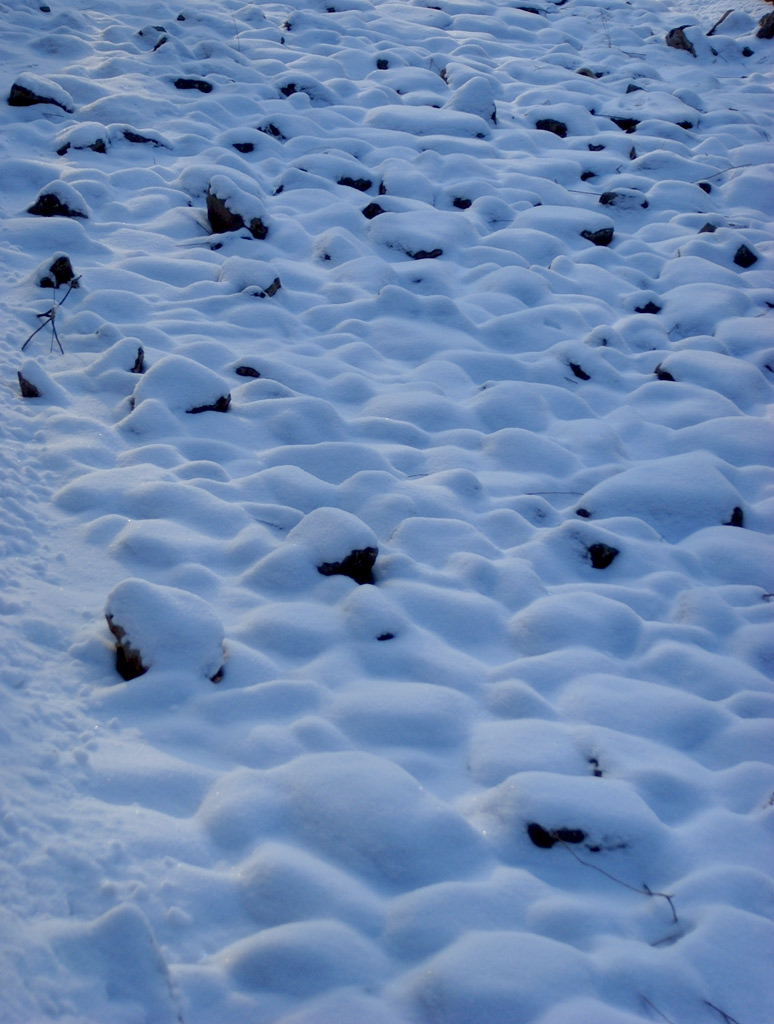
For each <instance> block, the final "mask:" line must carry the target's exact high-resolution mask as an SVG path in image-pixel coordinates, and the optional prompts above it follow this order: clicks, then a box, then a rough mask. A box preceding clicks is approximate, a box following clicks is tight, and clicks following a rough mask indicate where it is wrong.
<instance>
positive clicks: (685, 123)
mask: <svg viewBox="0 0 774 1024" xmlns="http://www.w3.org/2000/svg"><path fill="white" fill-rule="evenodd" d="M677 127H678V128H682V129H683V130H684V131H686V132H688V131H690V130H691V128H693V121H678V122H677ZM705 184H706V182H705ZM699 188H701V185H699ZM704 191H705V192H708V191H711V189H706V188H705V189H704Z"/></svg>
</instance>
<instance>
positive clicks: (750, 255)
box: [734, 245, 758, 270]
mask: <svg viewBox="0 0 774 1024" xmlns="http://www.w3.org/2000/svg"><path fill="white" fill-rule="evenodd" d="M757 262H758V257H757V256H756V255H755V253H754V252H753V251H752V249H748V248H747V246H746V245H740V246H739V248H738V249H737V250H736V253H735V254H734V263H735V264H736V265H737V267H741V268H742V270H747V268H748V267H751V266H752V265H753V263H757Z"/></svg>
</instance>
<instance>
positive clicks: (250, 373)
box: [234, 366, 261, 378]
mask: <svg viewBox="0 0 774 1024" xmlns="http://www.w3.org/2000/svg"><path fill="white" fill-rule="evenodd" d="M234 373H235V374H236V375H237V376H238V377H255V378H257V377H260V376H261V375H260V373H258V371H257V370H254V369H253V367H252V366H237V368H236V370H234Z"/></svg>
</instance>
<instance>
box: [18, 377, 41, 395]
mask: <svg viewBox="0 0 774 1024" xmlns="http://www.w3.org/2000/svg"><path fill="white" fill-rule="evenodd" d="M16 376H17V377H18V378H19V388H20V389H21V396H22V398H40V391H38V389H37V388H36V387H35V385H34V384H33V383H32V381H29V380H27V378H26V377H24V376H23V375H22V372H21V370H17V371H16Z"/></svg>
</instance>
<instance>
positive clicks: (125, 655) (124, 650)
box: [105, 615, 148, 682]
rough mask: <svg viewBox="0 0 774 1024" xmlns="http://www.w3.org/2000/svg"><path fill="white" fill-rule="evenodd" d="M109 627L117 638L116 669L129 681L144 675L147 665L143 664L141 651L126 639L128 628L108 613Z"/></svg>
mask: <svg viewBox="0 0 774 1024" xmlns="http://www.w3.org/2000/svg"><path fill="white" fill-rule="evenodd" d="M105 618H106V619H107V624H108V629H109V630H110V632H111V633H112V634H113V636H114V637H115V638H116V671H117V672H118V674H119V675H120V676H121V678H122V679H124V680H126V681H127V682H128V681H129V680H130V679H137V677H138V676H144V675H145V673H146V672H147V671H148V667H147V665H143V663H142V657H141V656H140V652H139V651H136V650H135V649H134V648H133V647H132V646H131V645H130V644H129V642H128V641H124V637H125V636H126V630H125V629H123V628H122V627H121V626H119V625H118V623H117V622H114V621H113V616H112V615H106V616H105Z"/></svg>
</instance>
